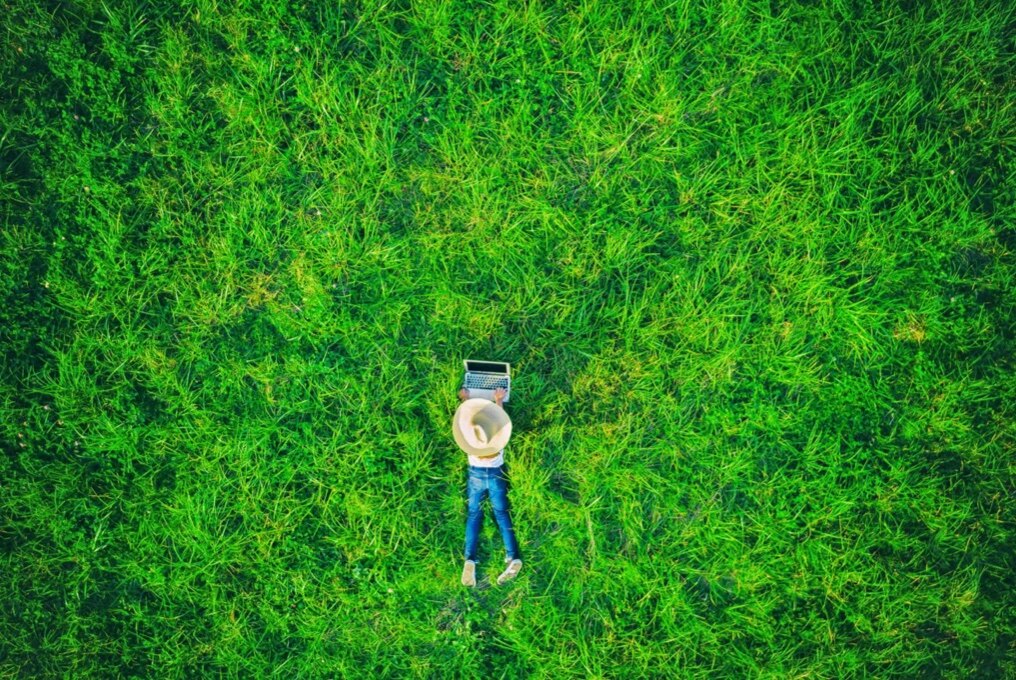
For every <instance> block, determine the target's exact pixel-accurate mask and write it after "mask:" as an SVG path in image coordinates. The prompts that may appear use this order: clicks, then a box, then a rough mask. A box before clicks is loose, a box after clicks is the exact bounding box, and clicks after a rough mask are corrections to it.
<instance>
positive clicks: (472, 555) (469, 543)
mask: <svg viewBox="0 0 1016 680" xmlns="http://www.w3.org/2000/svg"><path fill="white" fill-rule="evenodd" d="M466 488H467V490H466V493H467V494H468V501H467V503H468V505H467V513H466V546H465V558H466V559H467V560H472V561H474V562H475V561H476V548H477V544H478V543H479V542H480V529H481V528H482V527H483V510H482V509H481V508H480V504H481V503H482V502H483V497H484V496H485V495H486V494H487V485H486V483H485V482H484V480H482V479H480V478H478V477H475V476H473V475H472V474H470V475H469V482H468V484H467V485H466Z"/></svg>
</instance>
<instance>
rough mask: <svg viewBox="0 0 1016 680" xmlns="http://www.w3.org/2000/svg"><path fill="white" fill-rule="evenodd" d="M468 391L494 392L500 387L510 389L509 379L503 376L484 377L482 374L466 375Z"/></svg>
mask: <svg viewBox="0 0 1016 680" xmlns="http://www.w3.org/2000/svg"><path fill="white" fill-rule="evenodd" d="M465 382H466V389H477V390H493V389H496V388H498V387H503V388H505V389H508V378H507V377H506V376H503V375H484V374H482V373H466V381H465Z"/></svg>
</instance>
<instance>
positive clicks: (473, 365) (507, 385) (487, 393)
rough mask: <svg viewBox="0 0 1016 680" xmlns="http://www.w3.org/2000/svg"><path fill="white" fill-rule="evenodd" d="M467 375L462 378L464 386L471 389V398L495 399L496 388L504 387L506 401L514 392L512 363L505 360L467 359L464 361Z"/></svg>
mask: <svg viewBox="0 0 1016 680" xmlns="http://www.w3.org/2000/svg"><path fill="white" fill-rule="evenodd" d="M462 364H463V366H464V367H465V369H466V375H465V377H464V378H463V379H462V384H463V386H464V387H465V388H466V389H467V390H469V398H470V399H474V398H477V397H479V398H481V399H489V400H490V401H494V390H496V389H497V388H498V387H503V388H504V390H505V395H504V401H505V403H507V402H508V399H509V398H511V394H512V377H511V365H510V364H507V363H504V362H503V361H474V360H472V359H466V360H465V361H463V362H462Z"/></svg>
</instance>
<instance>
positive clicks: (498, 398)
mask: <svg viewBox="0 0 1016 680" xmlns="http://www.w3.org/2000/svg"><path fill="white" fill-rule="evenodd" d="M506 394H508V392H506V391H505V389H504V388H503V387H499V388H497V389H496V390H494V403H495V404H497V405H498V406H502V407H503V403H502V402H504V395H506Z"/></svg>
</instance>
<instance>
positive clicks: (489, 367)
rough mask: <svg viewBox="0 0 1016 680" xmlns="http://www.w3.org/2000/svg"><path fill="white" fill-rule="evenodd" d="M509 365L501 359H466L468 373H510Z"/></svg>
mask: <svg viewBox="0 0 1016 680" xmlns="http://www.w3.org/2000/svg"><path fill="white" fill-rule="evenodd" d="M510 368H511V366H510V365H509V364H507V363H505V362H503V361H473V360H471V359H466V371H467V372H469V373H501V374H504V375H509V374H510V370H509V369H510Z"/></svg>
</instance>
